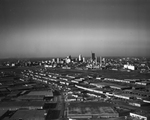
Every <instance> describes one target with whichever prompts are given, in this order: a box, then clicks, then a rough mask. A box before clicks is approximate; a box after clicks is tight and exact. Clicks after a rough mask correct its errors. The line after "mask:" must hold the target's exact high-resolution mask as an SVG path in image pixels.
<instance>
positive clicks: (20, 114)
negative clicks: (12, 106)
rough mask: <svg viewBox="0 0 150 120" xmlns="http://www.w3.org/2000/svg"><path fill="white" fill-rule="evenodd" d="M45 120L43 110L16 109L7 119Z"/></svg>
mask: <svg viewBox="0 0 150 120" xmlns="http://www.w3.org/2000/svg"><path fill="white" fill-rule="evenodd" d="M19 119H22V120H45V110H18V111H16V112H15V113H14V114H13V115H12V117H11V118H10V119H9V120H19Z"/></svg>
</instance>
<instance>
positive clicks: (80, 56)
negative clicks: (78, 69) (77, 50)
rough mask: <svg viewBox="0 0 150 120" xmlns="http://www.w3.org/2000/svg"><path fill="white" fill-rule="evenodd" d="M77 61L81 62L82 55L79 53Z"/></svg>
mask: <svg viewBox="0 0 150 120" xmlns="http://www.w3.org/2000/svg"><path fill="white" fill-rule="evenodd" d="M79 62H82V55H81V54H80V55H79Z"/></svg>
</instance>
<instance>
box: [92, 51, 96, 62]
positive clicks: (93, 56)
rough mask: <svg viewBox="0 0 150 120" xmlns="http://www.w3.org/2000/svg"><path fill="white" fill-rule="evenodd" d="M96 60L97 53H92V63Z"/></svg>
mask: <svg viewBox="0 0 150 120" xmlns="http://www.w3.org/2000/svg"><path fill="white" fill-rule="evenodd" d="M94 60H95V53H92V61H94Z"/></svg>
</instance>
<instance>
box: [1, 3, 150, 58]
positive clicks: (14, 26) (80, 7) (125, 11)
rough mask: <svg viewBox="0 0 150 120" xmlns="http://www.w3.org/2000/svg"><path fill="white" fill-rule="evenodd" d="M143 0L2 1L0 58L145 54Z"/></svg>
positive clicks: (146, 21) (146, 37)
mask: <svg viewBox="0 0 150 120" xmlns="http://www.w3.org/2000/svg"><path fill="white" fill-rule="evenodd" d="M149 5H150V1H148V0H126V1H124V0H44V1H43V0H32V1H30V0H26V1H23V0H13V1H11V0H1V1H0V18H1V19H0V26H1V27H0V58H11V57H13V58H15V57H21V58H22V57H24V58H26V57H64V56H67V55H71V56H78V55H79V54H82V55H83V56H86V57H87V56H90V51H93V52H94V53H96V55H97V56H148V55H149V54H148V51H150V47H149V45H150V40H149V38H150V34H149V33H150V25H149V20H150V16H149V13H148V12H149V10H150V8H149Z"/></svg>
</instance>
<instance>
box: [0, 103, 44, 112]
mask: <svg viewBox="0 0 150 120" xmlns="http://www.w3.org/2000/svg"><path fill="white" fill-rule="evenodd" d="M43 105H44V101H30V102H29V101H28V102H26V101H9V102H0V110H9V109H13V110H14V109H15V110H16V109H20V108H30V109H37V108H38V109H42V108H43Z"/></svg>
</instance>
